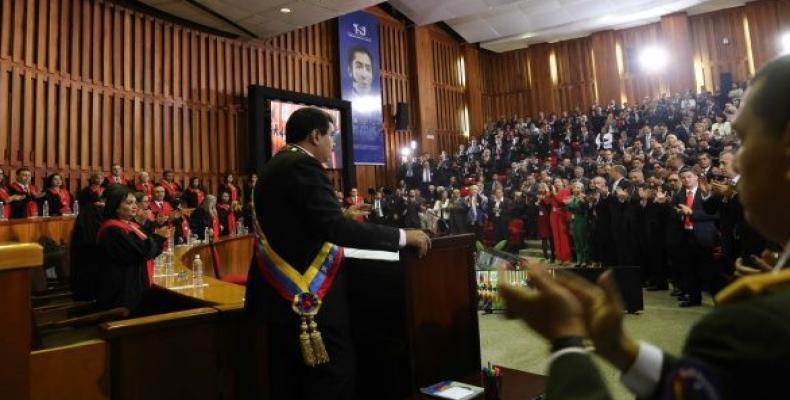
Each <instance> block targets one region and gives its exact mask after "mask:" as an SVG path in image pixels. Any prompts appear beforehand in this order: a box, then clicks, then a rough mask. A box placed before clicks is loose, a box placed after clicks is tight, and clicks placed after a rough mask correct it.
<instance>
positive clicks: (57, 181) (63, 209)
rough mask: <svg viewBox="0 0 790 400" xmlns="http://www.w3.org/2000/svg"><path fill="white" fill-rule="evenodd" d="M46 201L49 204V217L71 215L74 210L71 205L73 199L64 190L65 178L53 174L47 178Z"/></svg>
mask: <svg viewBox="0 0 790 400" xmlns="http://www.w3.org/2000/svg"><path fill="white" fill-rule="evenodd" d="M44 201H46V202H47V204H49V215H51V216H56V215H64V214H71V213H72V212H73V210H72V209H71V205H72V203H73V198H72V197H71V193H69V192H68V190H66V189H65V188H63V177H62V176H61V175H60V174H57V173H56V174H52V175H50V176H49V177H47V191H46V192H45V196H44Z"/></svg>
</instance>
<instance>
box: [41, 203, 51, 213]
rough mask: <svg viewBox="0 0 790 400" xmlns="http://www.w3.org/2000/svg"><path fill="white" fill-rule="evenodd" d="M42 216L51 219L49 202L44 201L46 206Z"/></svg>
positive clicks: (43, 208) (42, 210)
mask: <svg viewBox="0 0 790 400" xmlns="http://www.w3.org/2000/svg"><path fill="white" fill-rule="evenodd" d="M41 216H42V217H49V202H48V201H46V200H44V206H43V207H42V208H41Z"/></svg>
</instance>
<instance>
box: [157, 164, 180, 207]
mask: <svg viewBox="0 0 790 400" xmlns="http://www.w3.org/2000/svg"><path fill="white" fill-rule="evenodd" d="M159 185H161V186H162V187H163V188H164V189H165V197H166V198H167V199H168V200H173V199H177V198H180V197H181V185H179V184H178V183H176V181H175V179H174V177H173V171H165V172H164V173H163V174H162V179H161V180H160V181H159Z"/></svg>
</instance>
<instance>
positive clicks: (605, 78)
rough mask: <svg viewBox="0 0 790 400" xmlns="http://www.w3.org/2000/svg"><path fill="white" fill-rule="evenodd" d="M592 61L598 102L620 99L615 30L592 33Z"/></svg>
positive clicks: (603, 102) (604, 102)
mask: <svg viewBox="0 0 790 400" xmlns="http://www.w3.org/2000/svg"><path fill="white" fill-rule="evenodd" d="M592 48H593V61H594V62H595V85H596V86H597V88H598V98H597V99H596V101H597V102H598V104H606V103H608V102H609V101H610V100H617V101H620V73H619V72H618V71H617V50H616V39H615V32H614V31H612V30H609V31H603V32H595V33H593V34H592Z"/></svg>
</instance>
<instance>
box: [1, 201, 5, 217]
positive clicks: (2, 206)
mask: <svg viewBox="0 0 790 400" xmlns="http://www.w3.org/2000/svg"><path fill="white" fill-rule="evenodd" d="M4 219H5V204H3V202H2V201H0V220H4Z"/></svg>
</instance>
